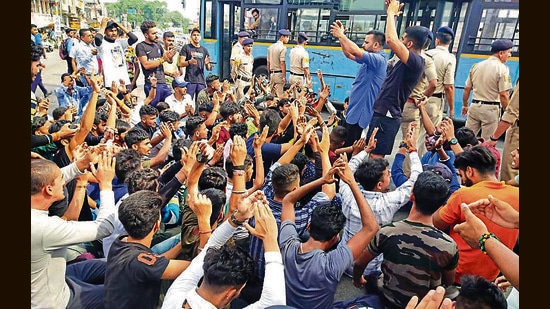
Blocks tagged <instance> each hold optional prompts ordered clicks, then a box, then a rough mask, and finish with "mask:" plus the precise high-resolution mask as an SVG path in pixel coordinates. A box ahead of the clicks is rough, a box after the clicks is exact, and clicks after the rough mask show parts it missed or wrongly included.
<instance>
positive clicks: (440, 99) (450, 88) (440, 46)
mask: <svg viewBox="0 0 550 309" xmlns="http://www.w3.org/2000/svg"><path fill="white" fill-rule="evenodd" d="M453 38H454V31H453V29H451V28H449V27H447V26H442V27H440V28H439V29H437V31H436V33H435V48H432V49H430V50H428V51H426V56H428V57H429V58H431V59H432V60H433V63H434V66H435V72H436V74H437V80H436V86H435V90H434V93H433V94H432V96H431V97H429V99H428V103H426V106H425V108H426V112H427V113H428V116H429V117H430V119H431V120H432V123H433V124H434V125H437V124H439V123H440V122H441V119H442V118H443V111H444V109H445V100H447V104H448V105H449V110H448V115H449V117H450V118H454V115H455V112H454V106H455V103H454V97H455V86H454V84H455V70H456V57H455V55H453V54H452V53H451V52H449V44H451V41H452V40H453ZM425 134H426V129H425V128H424V126H421V128H420V133H419V135H418V136H419V138H418V142H417V145H416V148H417V149H418V154H419V155H422V154H424V153H425V152H426V145H425V143H424V135H425Z"/></svg>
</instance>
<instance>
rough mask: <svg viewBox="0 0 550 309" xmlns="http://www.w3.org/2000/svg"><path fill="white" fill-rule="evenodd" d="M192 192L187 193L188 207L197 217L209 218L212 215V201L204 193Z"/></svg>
mask: <svg viewBox="0 0 550 309" xmlns="http://www.w3.org/2000/svg"><path fill="white" fill-rule="evenodd" d="M193 193H194V194H189V195H188V199H187V204H188V205H189V208H191V210H193V212H194V213H195V214H196V215H197V218H210V216H211V215H212V201H210V199H209V198H208V197H207V196H206V195H204V194H200V193H197V192H196V191H195V192H193Z"/></svg>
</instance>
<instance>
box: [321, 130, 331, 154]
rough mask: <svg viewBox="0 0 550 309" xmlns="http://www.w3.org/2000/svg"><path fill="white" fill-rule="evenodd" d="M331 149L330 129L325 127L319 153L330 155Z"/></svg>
mask: <svg viewBox="0 0 550 309" xmlns="http://www.w3.org/2000/svg"><path fill="white" fill-rule="evenodd" d="M329 148H330V133H329V131H328V128H327V127H324V126H323V136H322V139H321V141H320V142H319V152H321V153H328V150H329Z"/></svg>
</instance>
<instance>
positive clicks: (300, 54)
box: [289, 32, 311, 88]
mask: <svg viewBox="0 0 550 309" xmlns="http://www.w3.org/2000/svg"><path fill="white" fill-rule="evenodd" d="M307 40H308V38H307V35H306V34H305V33H304V32H300V33H298V44H297V45H296V46H294V47H293V48H292V49H291V50H290V56H289V58H290V76H289V82H290V84H292V85H293V84H298V85H299V86H300V87H303V86H306V87H308V88H310V87H311V75H310V72H309V53H308V52H307V50H306V49H305V46H306V44H307Z"/></svg>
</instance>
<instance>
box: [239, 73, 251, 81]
mask: <svg viewBox="0 0 550 309" xmlns="http://www.w3.org/2000/svg"><path fill="white" fill-rule="evenodd" d="M237 79H240V80H243V81H245V82H249V81H250V78H247V77H244V76H240V75H238V76H237Z"/></svg>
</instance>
